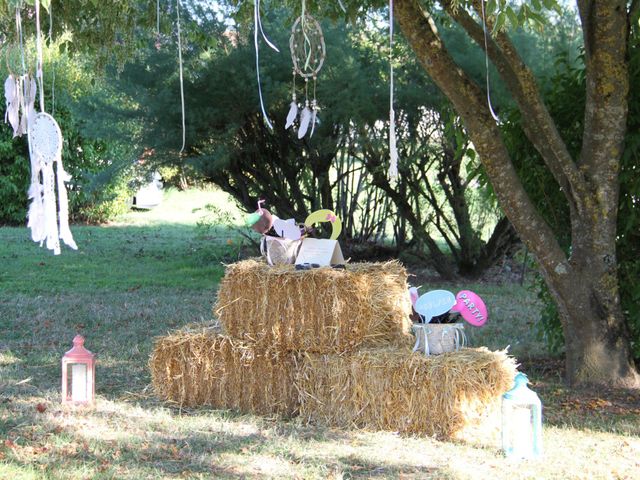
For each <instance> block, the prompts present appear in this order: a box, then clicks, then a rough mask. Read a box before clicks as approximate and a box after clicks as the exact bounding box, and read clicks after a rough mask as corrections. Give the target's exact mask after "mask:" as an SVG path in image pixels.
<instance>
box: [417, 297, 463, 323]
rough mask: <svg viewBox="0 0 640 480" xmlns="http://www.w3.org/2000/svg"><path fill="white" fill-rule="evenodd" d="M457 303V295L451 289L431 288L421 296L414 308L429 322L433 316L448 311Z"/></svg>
mask: <svg viewBox="0 0 640 480" xmlns="http://www.w3.org/2000/svg"><path fill="white" fill-rule="evenodd" d="M455 304H456V297H455V295H454V294H453V293H451V292H450V291H448V290H431V291H430V292H427V293H425V294H424V295H422V296H420V297H419V298H418V300H417V301H416V304H415V306H414V307H413V308H414V310H415V311H416V312H418V313H419V314H420V315H421V316H422V319H423V320H424V322H425V323H429V322H430V321H431V319H432V318H433V317H437V316H438V315H442V314H443V313H447V312H448V311H449V310H451V307H453V306H454V305H455Z"/></svg>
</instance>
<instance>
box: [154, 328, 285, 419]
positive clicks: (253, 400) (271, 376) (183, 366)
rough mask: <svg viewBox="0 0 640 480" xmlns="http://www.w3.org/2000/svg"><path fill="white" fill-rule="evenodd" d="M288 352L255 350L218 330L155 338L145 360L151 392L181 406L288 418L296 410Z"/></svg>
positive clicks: (191, 331)
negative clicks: (148, 368) (148, 355)
mask: <svg viewBox="0 0 640 480" xmlns="http://www.w3.org/2000/svg"><path fill="white" fill-rule="evenodd" d="M295 366H296V358H295V357H294V355H292V354H288V355H287V354H278V353H277V352H269V351H260V350H257V349H255V348H254V347H253V346H252V345H251V344H249V343H245V342H241V341H237V340H233V339H231V338H230V337H228V336H225V335H221V334H220V333H218V329H215V328H214V329H211V328H208V329H200V331H198V330H196V329H193V328H191V329H186V330H182V331H177V332H175V333H173V334H171V335H168V336H166V337H162V338H159V339H158V340H157V341H156V343H155V348H154V351H153V353H152V355H151V359H150V361H149V367H150V369H151V378H152V381H153V387H154V389H155V392H156V394H157V395H158V396H159V397H160V398H162V399H164V400H169V401H173V402H177V403H179V404H180V405H182V406H186V407H195V406H202V405H209V406H212V407H214V408H224V409H231V410H239V411H242V412H247V413H257V414H281V415H283V416H292V415H294V414H295V413H296V412H297V410H298V395H297V391H296V389H295V387H294V384H293V379H294V369H295Z"/></svg>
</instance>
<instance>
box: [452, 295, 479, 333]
mask: <svg viewBox="0 0 640 480" xmlns="http://www.w3.org/2000/svg"><path fill="white" fill-rule="evenodd" d="M451 311H452V312H460V315H462V318H464V319H465V320H466V321H467V322H468V323H470V324H471V325H473V326H474V327H481V326H483V325H484V324H485V323H487V319H488V313H487V307H486V306H485V304H484V302H483V301H482V298H480V296H478V295H477V294H475V293H473V292H472V291H470V290H462V291H460V292H458V294H457V295H456V304H455V305H454V306H453V308H452V309H451Z"/></svg>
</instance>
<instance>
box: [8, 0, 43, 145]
mask: <svg viewBox="0 0 640 480" xmlns="http://www.w3.org/2000/svg"><path fill="white" fill-rule="evenodd" d="M16 35H17V44H18V45H19V48H20V58H19V60H18V61H15V59H14V58H13V57H14V55H13V53H14V52H15V47H14V46H12V45H9V46H8V47H7V49H6V51H5V58H6V64H7V71H8V72H9V75H8V76H7V78H6V79H5V81H4V96H5V105H6V111H5V115H4V121H5V123H8V124H9V125H11V128H12V129H13V137H14V138H15V137H21V136H22V135H24V134H26V133H27V129H28V127H27V125H28V123H29V122H28V120H29V119H32V118H33V115H34V114H35V108H34V104H35V100H36V79H35V78H34V76H33V75H32V74H31V73H30V72H28V71H27V65H26V61H25V56H24V46H23V40H22V21H21V17H20V8H19V7H16ZM18 71H19V72H21V73H16V72H18Z"/></svg>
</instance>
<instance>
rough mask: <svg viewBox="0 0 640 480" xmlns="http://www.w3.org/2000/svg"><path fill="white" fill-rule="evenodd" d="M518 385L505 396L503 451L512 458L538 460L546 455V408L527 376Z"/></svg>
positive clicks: (503, 399)
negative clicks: (543, 414)
mask: <svg viewBox="0 0 640 480" xmlns="http://www.w3.org/2000/svg"><path fill="white" fill-rule="evenodd" d="M514 383H515V385H514V387H513V388H512V389H511V390H509V391H508V392H507V393H505V394H504V395H503V396H502V449H503V450H504V453H505V455H506V456H507V457H510V458H514V459H521V458H534V457H537V456H539V455H541V454H542V404H541V403H540V399H539V398H538V395H536V393H535V392H534V391H532V390H530V389H529V388H528V387H527V384H528V383H529V379H528V378H527V376H526V375H525V374H524V373H518V374H517V375H516V377H515V379H514Z"/></svg>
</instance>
